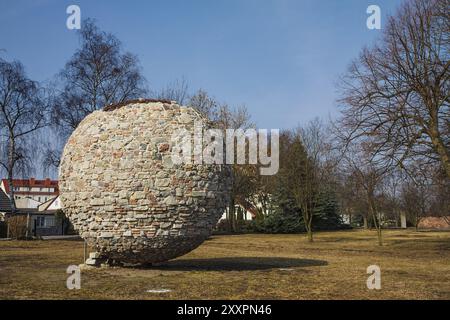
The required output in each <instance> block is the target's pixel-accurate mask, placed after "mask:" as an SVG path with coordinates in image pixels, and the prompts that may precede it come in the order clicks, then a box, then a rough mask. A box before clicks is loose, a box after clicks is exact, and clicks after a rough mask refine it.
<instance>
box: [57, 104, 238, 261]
mask: <svg viewBox="0 0 450 320" xmlns="http://www.w3.org/2000/svg"><path fill="white" fill-rule="evenodd" d="M199 121H202V123H204V124H205V125H206V126H208V125H207V123H208V122H207V121H206V119H204V118H203V117H202V115H201V114H200V113H198V112H197V111H196V110H194V109H193V108H190V107H183V106H179V105H178V104H176V103H175V102H171V101H165V100H150V99H147V100H142V99H141V100H136V101H129V102H126V103H123V104H119V105H115V106H107V107H105V108H104V109H103V110H99V111H95V112H93V113H92V114H90V115H88V116H87V117H86V118H85V119H84V120H83V121H82V122H81V123H80V124H79V126H78V127H77V128H76V130H75V131H74V132H73V134H72V135H71V137H70V138H69V140H68V142H67V144H66V146H65V148H64V152H63V155H62V160H61V166H60V176H59V179H60V191H61V202H62V207H63V210H64V212H65V214H66V215H67V216H68V218H69V219H70V221H71V223H72V224H73V226H74V228H75V229H76V230H77V231H78V232H79V234H80V236H81V237H82V238H84V239H85V240H86V241H87V243H88V245H89V246H90V247H92V248H95V250H96V253H95V255H96V256H95V258H97V259H98V260H99V261H110V262H111V261H112V262H117V263H131V264H148V263H155V262H162V261H166V260H169V259H172V258H175V257H178V256H181V255H183V254H186V253H188V252H189V251H191V250H193V249H195V248H196V247H197V246H199V245H200V244H201V243H202V242H203V241H204V240H205V239H206V238H207V237H209V236H210V234H211V231H212V229H213V227H214V226H215V224H216V223H217V221H218V220H219V219H220V217H221V216H222V214H223V212H224V210H225V208H226V205H227V203H228V197H229V191H230V187H231V174H230V169H229V168H228V167H226V166H225V165H216V164H214V165H206V164H194V162H191V163H190V162H187V161H185V162H184V163H181V164H176V163H174V162H173V161H172V159H173V158H172V156H171V151H172V148H173V146H172V145H171V137H172V134H173V132H174V131H175V130H177V129H186V130H188V131H189V132H193V130H194V123H198V122H199Z"/></svg>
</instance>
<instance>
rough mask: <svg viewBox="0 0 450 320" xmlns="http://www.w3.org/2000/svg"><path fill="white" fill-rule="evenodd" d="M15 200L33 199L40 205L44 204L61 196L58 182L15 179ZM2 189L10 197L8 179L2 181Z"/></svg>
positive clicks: (0, 184)
mask: <svg viewBox="0 0 450 320" xmlns="http://www.w3.org/2000/svg"><path fill="white" fill-rule="evenodd" d="M13 188H14V199H15V200H19V199H23V198H27V199H32V200H34V201H37V202H39V203H44V202H47V201H49V200H50V199H53V198H55V197H57V196H58V195H59V188H58V181H57V180H50V179H48V178H47V179H45V180H36V179H34V178H30V179H13ZM0 189H2V190H3V191H4V192H5V193H6V194H7V195H9V183H8V180H7V179H2V180H1V183H0Z"/></svg>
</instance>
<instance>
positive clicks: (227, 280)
mask: <svg viewBox="0 0 450 320" xmlns="http://www.w3.org/2000/svg"><path fill="white" fill-rule="evenodd" d="M376 242H377V241H376V234H375V232H373V231H360V230H355V231H342V232H322V233H317V234H316V238H315V242H314V243H312V244H310V243H308V242H307V241H306V239H305V237H304V236H303V235H235V236H214V237H212V238H211V239H210V240H208V241H206V242H205V243H204V244H203V245H202V246H200V247H199V248H198V249H196V250H194V251H193V252H191V253H189V254H188V255H186V256H183V257H180V258H178V259H176V260H173V261H170V262H167V263H165V264H162V265H160V266H154V267H151V268H145V269H144V268H142V269H132V268H99V269H94V270H83V271H82V275H81V277H82V278H81V289H80V290H68V289H67V288H66V279H67V276H68V275H67V274H66V268H67V267H68V266H69V265H72V264H80V263H82V259H83V242H81V241H69V240H67V241H0V299H450V232H415V231H413V230H408V231H400V230H398V231H385V232H384V242H385V245H384V246H383V247H378V246H377V245H376ZM373 264H376V265H379V266H380V267H381V272H382V289H381V290H379V291H376V290H368V289H367V287H366V280H367V277H368V275H367V274H366V268H367V267H368V266H369V265H373ZM160 289H168V290H171V291H170V292H166V293H151V292H148V290H160Z"/></svg>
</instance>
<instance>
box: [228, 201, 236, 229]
mask: <svg viewBox="0 0 450 320" xmlns="http://www.w3.org/2000/svg"><path fill="white" fill-rule="evenodd" d="M235 215H236V208H235V203H234V198H233V197H231V199H230V208H229V211H228V223H229V225H228V228H229V231H230V232H235V230H236V228H235V222H234V221H235Z"/></svg>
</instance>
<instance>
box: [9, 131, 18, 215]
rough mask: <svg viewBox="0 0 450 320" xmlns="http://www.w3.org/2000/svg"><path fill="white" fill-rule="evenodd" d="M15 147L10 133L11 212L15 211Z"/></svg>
mask: <svg viewBox="0 0 450 320" xmlns="http://www.w3.org/2000/svg"><path fill="white" fill-rule="evenodd" d="M15 149H16V142H15V139H14V135H12V134H11V135H10V137H9V146H8V186H9V205H10V208H11V214H14V213H16V202H15V201H14V187H13V175H14V162H15Z"/></svg>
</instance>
